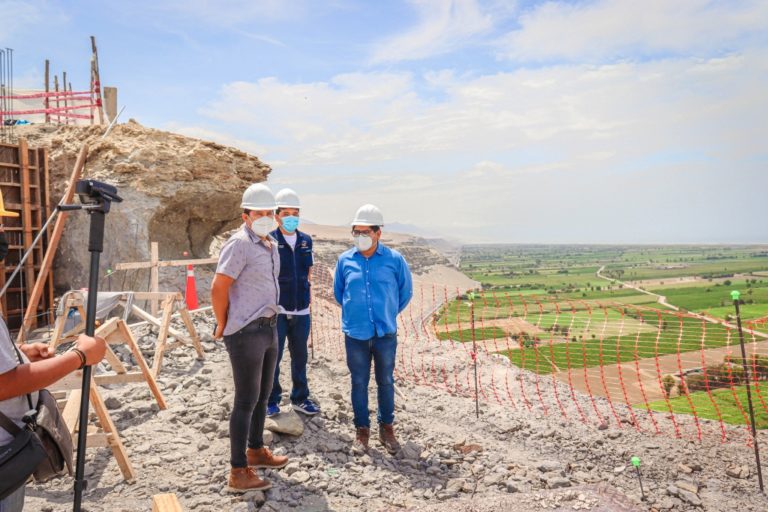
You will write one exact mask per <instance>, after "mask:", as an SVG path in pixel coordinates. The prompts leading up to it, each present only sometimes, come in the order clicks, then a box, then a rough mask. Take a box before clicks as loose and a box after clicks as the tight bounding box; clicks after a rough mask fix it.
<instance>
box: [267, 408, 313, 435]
mask: <svg viewBox="0 0 768 512" xmlns="http://www.w3.org/2000/svg"><path fill="white" fill-rule="evenodd" d="M264 428H265V429H267V430H271V431H272V432H278V433H280V434H288V435H290V436H300V435H301V434H303V433H304V422H303V421H302V420H301V418H299V415H298V414H297V413H296V411H293V410H289V411H287V412H281V413H280V414H278V415H277V416H273V417H271V418H267V420H266V422H265V423H264Z"/></svg>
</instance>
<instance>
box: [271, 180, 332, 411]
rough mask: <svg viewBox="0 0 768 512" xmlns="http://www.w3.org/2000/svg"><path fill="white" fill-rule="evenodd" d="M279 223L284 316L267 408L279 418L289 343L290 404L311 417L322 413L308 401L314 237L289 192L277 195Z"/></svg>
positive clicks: (274, 234) (279, 323)
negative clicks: (304, 229) (306, 230)
mask: <svg viewBox="0 0 768 512" xmlns="http://www.w3.org/2000/svg"><path fill="white" fill-rule="evenodd" d="M275 201H276V202H277V215H276V217H275V218H276V219H277V222H278V224H279V227H278V229H276V230H274V231H273V232H272V233H270V234H271V235H272V237H273V238H274V239H275V240H277V251H278V252H279V253H280V277H279V278H278V281H279V282H280V306H282V308H283V310H284V313H281V314H279V315H278V316H277V343H278V347H277V367H276V368H275V379H274V383H273V384H272V394H271V395H270V396H269V403H268V404H267V417H268V418H269V417H272V416H277V415H278V414H280V399H281V398H282V394H283V388H282V387H280V361H281V359H282V358H283V352H284V351H285V340H286V338H287V339H288V351H289V352H290V354H291V381H292V384H293V385H292V388H291V404H293V408H294V409H295V410H297V411H299V412H301V413H304V414H306V415H308V416H314V415H315V414H317V413H319V412H320V408H319V407H318V405H317V404H316V403H315V402H314V401H313V400H312V399H311V398H309V382H308V381H307V339H308V338H309V330H310V326H311V324H310V322H311V319H310V315H309V301H310V293H309V287H310V283H309V280H310V275H311V272H312V263H313V262H312V237H310V236H309V235H308V234H306V233H304V232H302V231H299V229H298V227H299V209H300V208H301V204H300V202H299V196H298V194H296V192H294V191H293V190H291V189H290V188H284V189H283V190H281V191H280V192H278V193H277V194H275Z"/></svg>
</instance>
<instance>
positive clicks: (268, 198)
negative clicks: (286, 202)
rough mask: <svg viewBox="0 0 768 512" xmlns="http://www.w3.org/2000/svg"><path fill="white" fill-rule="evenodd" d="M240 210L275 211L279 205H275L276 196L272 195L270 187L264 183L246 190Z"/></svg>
mask: <svg viewBox="0 0 768 512" xmlns="http://www.w3.org/2000/svg"><path fill="white" fill-rule="evenodd" d="M240 208H244V209H248V210H274V209H276V208H277V205H276V204H275V196H274V195H272V191H271V190H269V187H267V186H266V185H264V184H262V183H254V184H253V185H251V186H250V187H248V188H247V189H245V192H244V193H243V202H242V203H240Z"/></svg>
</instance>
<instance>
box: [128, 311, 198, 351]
mask: <svg viewBox="0 0 768 512" xmlns="http://www.w3.org/2000/svg"><path fill="white" fill-rule="evenodd" d="M131 311H133V313H134V314H135V315H136V316H138V317H139V318H143V319H144V320H146V321H147V322H149V323H151V324H152V325H154V326H155V327H162V325H163V322H162V320H159V319H158V318H156V317H154V316H152V315H150V314H149V313H147V312H146V311H144V310H143V309H141V308H140V307H139V306H136V305H133V306H132V307H131ZM167 333H168V334H170V335H171V336H173V337H174V338H176V339H178V340H181V341H183V342H184V343H186V344H188V345H191V344H192V340H190V339H189V338H188V337H186V336H185V335H183V334H182V333H181V332H179V331H177V330H176V329H174V328H173V327H168V330H167Z"/></svg>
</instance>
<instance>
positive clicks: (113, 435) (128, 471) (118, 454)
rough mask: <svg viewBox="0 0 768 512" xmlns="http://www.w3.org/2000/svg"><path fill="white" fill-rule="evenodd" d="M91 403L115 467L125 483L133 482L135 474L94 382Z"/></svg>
mask: <svg viewBox="0 0 768 512" xmlns="http://www.w3.org/2000/svg"><path fill="white" fill-rule="evenodd" d="M91 403H92V404H93V410H94V412H95V413H96V416H97V417H98V418H99V424H100V425H101V428H102V429H103V430H104V432H105V433H106V434H107V435H108V436H109V437H108V438H107V439H108V441H109V446H110V447H111V448H112V454H113V455H114V456H115V460H116V461H117V465H118V466H120V471H121V472H122V473H123V478H124V479H125V480H126V481H127V482H133V481H134V480H136V473H135V472H134V470H133V466H132V465H131V461H130V459H129V458H128V453H127V452H126V451H125V446H123V442H122V440H121V439H120V435H119V434H118V432H117V427H115V423H114V422H113V421H112V417H111V416H110V415H109V413H108V412H107V406H106V405H105V404H104V399H103V398H102V397H101V393H99V388H98V387H97V386H96V383H95V382H91Z"/></svg>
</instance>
